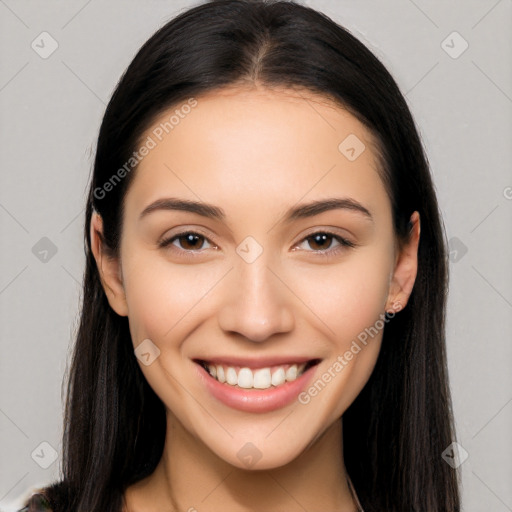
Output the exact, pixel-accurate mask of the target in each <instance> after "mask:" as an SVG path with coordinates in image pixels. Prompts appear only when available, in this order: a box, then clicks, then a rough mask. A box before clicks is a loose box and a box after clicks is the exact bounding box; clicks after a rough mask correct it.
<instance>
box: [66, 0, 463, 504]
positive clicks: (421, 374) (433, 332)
mask: <svg viewBox="0 0 512 512" xmlns="http://www.w3.org/2000/svg"><path fill="white" fill-rule="evenodd" d="M256 84H258V85H262V86H263V87H266V88H269V89H270V88H273V87H284V88H289V89H290V88H296V89H302V90H308V91H311V92H312V93H316V94H320V95H321V96H323V97H324V98H329V99H333V100H334V101H335V102H336V103H337V105H339V106H340V107H341V108H344V109H346V110H347V111H348V112H350V113H351V114H352V115H354V116H355V117H356V118H357V119H358V120H360V121H361V122H362V123H363V124H364V126H365V127H366V128H367V129H368V130H369V131H370V133H371V134H372V135H373V136H374V137H375V139H376V140H377V141H378V148H379V158H380V163H381V165H380V169H379V170H380V174H381V178H382V180H383V183H384V184H385V186H386V190H387V192H388V195H389V198H390V203H391V206H392V215H393V223H394V231H395V235H396V237H397V239H398V240H402V241H403V240H407V238H408V236H409V235H410V232H411V231H410V230H411V224H410V222H409V221H410V217H411V214H412V213H413V212H414V211H418V212H419V214H420V219H421V237H420V243H419V248H418V273H417V278H416V282H415V284H414V288H413V290H412V293H411V296H410V299H409V302H408V304H407V306H406V307H405V308H404V310H403V311H401V312H400V313H398V314H397V315H396V316H395V317H394V318H393V320H392V321H391V322H389V323H388V324H387V326H386V328H385V330H384V334H383V340H382V345H381V350H380V353H379V356H378V359H377V362H376V365H375V367H374V370H373V373H372V375H371V376H370V378H369V380H368V382H367V383H366V385H365V386H364V388H363V389H362V391H361V393H360V394H359V395H358V397H357V398H356V399H355V400H354V402H353V403H352V404H351V405H350V407H349V408H348V409H347V410H346V412H345V413H344V414H343V446H344V448H343V450H344V461H345V466H346V468H347V472H348V473H349V475H350V477H351V479H352V482H353V484H354V487H355V489H356V492H357V494H358V496H359V499H360V501H361V504H362V506H363V507H364V509H365V511H366V512H377V511H378V512H382V511H383V510H386V511H388V512H391V511H404V512H405V511H407V512H412V511H421V512H426V511H429V512H441V511H442V512H446V511H450V512H455V511H459V510H460V503H459V501H460V497H459V484H460V482H459V479H460V476H459V474H458V473H457V471H456V470H454V469H452V468H451V467H450V466H449V465H448V464H447V463H446V462H444V460H443V458H442V456H441V454H442V452H443V450H445V449H446V448H447V447H448V446H449V445H450V444H451V443H452V442H453V441H455V427H454V420H453V412H452V405H451V397H450V390H449V384H448V370H447V363H446V352H445V350H446V349H445V337H444V336H445V309H446V296H447V281H448V266H447V255H446V240H445V234H444V229H443V226H442V222H441V216H440V213H439V207H438V203H437V199H436V195H435V190H434V186H433V182H432V178H431V175H430V169H429V163H428V160H427V157H426V154H425V151H424V149H423V147H422V142H421V140H420V137H419V134H418V131H417V128H416V126H415V123H414V120H413V118H412V115H411V113H410V110H409V108H408V106H407V103H406V100H405V98H404V97H403V95H402V94H401V92H400V90H399V88H398V86H397V84H396V82H395V81H394V79H393V78H392V76H391V75H390V73H389V72H388V71H387V70H386V68H385V67H384V65H383V64H382V63H381V61H380V60H379V59H378V58H377V57H376V56H375V55H374V54H373V53H372V52H371V51H370V50H369V49H368V48H367V47H366V46H365V45H364V44H363V43H361V42H360V41H359V40H358V39H357V38H356V37H354V36H353V35H352V34H351V33H350V32H349V31H348V30H346V29H345V28H343V27H341V26H340V25H339V24H337V23H335V22H334V21H333V20H332V19H331V18H329V17H328V16H327V15H325V14H323V13H320V12H318V11H316V10H314V9H312V8H310V7H306V6H304V5H300V4H297V3H294V2H292V1H273V0H214V1H211V2H208V3H204V4H201V5H196V6H194V7H192V8H190V9H189V10H186V11H184V12H182V13H180V14H179V15H178V16H176V17H175V18H173V19H172V20H170V21H169V22H168V23H166V24H165V25H164V26H163V27H162V28H160V29H159V30H158V31H157V32H156V33H155V34H154V35H153V36H152V37H151V38H150V39H149V40H147V41H146V42H145V43H144V45H143V46H142V47H141V48H140V50H139V51H138V53H137V54H136V56H135V57H134V59H133V60H132V62H131V63H130V65H129V66H128V68H127V69H126V71H125V73H124V74H123V76H122V77H121V79H120V81H119V83H118V84H117V86H116V88H115V91H114V93H113V95H112V98H111V100H110V102H109V104H108V106H107V108H106V111H105V115H104V117H103V120H102V123H101V128H100V131H99V137H98V141H97V150H96V155H95V161H94V169H93V175H92V180H91V183H90V188H89V192H88V197H87V200H86V215H85V226H84V241H85V254H86V267H85V273H84V277H83V294H82V304H81V312H80V322H79V326H78V330H77V335H76V342H75V345H74V351H73V356H72V361H71V366H70V368H69V376H68V377H69V379H68V381H67V397H66V404H65V415H64V416H65V417H64V437H63V459H62V472H63V475H62V476H63V480H62V482H61V483H60V487H59V489H60V491H61V492H64V494H65V495H66V496H67V498H66V500H67V503H68V505H67V508H68V509H69V510H78V511H87V512H99V511H101V512H105V511H112V512H114V511H115V512H118V511H120V510H121V506H122V497H123V492H124V490H125V489H126V488H127V487H128V486H129V485H131V484H132V483H135V482H137V481H138V480H140V479H142V478H144V477H146V476H148V475H150V474H151V473H152V472H153V471H154V469H155V467H156V465H157V463H158V461H159V460H160V457H161V455H162V453H163V447H164V441H165V432H166V419H165V407H164V405H163V403H162V402H161V400H160V399H159V398H158V397H157V396H156V394H155V393H154V391H153V390H152V389H151V387H150V386H149V385H148V383H147V381H146V379H145V378H144V376H143V373H142V371H141V369H140V367H139V365H138V363H137V361H136V357H135V355H134V350H133V345H132V341H131V336H130V331H129V328H128V319H127V317H121V316H119V315H117V314H116V313H115V312H114V311H113V310H112V308H111V307H110V306H109V303H108V301H107V298H106V295H105V293H104V290H103V287H102V284H101V281H100V276H99V273H98V268H97V264H96V261H95V259H94V257H93V254H92V252H91V244H90V239H89V237H90V223H91V215H92V213H93V210H96V211H97V212H98V213H99V214H100V215H101V217H102V220H103V236H102V243H103V246H104V249H105V250H106V251H108V253H109V254H110V255H112V257H116V256H118V255H119V246H120V239H121V228H122V220H123V207H124V203H123V201H124V197H125V194H126V191H127V190H128V187H129V186H130V183H131V180H132V179H133V176H134V173H135V172H136V170H135V168H134V170H133V171H132V172H128V173H127V174H126V176H125V177H123V179H122V180H118V181H119V182H118V183H116V184H115V186H113V187H111V190H110V191H109V192H108V194H99V193H97V191H98V190H99V189H101V187H103V185H104V184H105V183H107V182H108V181H109V180H110V179H111V178H112V176H113V175H114V174H115V173H116V170H118V169H120V168H122V167H123V165H124V164H125V163H126V162H127V161H129V160H130V158H131V157H132V155H133V152H134V151H135V150H136V149H137V144H138V143H139V142H140V140H141V137H142V135H143V134H144V133H145V131H146V130H147V129H148V128H149V127H151V125H152V123H153V122H154V120H155V119H156V118H157V117H158V116H159V115H161V114H162V113H163V112H165V111H167V110H168V109H169V108H171V107H173V106H176V105H178V104H180V102H186V101H187V100H189V99H190V98H197V97H200V96H201V95H202V94H206V93H210V92H215V91H219V90H221V89H222V88H225V87H228V86H230V87H237V86H239V87H242V86H244V87H247V86H251V85H252V86H255V85H256ZM103 196H104V197H103Z"/></svg>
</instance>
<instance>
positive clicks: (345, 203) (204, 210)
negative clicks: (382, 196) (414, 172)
mask: <svg viewBox="0 0 512 512" xmlns="http://www.w3.org/2000/svg"><path fill="white" fill-rule="evenodd" d="M336 209H342V210H349V211H353V212H356V213H360V214H362V215H363V216H364V217H366V218H367V219H369V220H373V218H372V214H371V213H370V211H369V210H368V209H367V208H365V207H364V206H363V205H362V204H361V203H359V202H358V201H356V200H355V199H351V198H337V197H334V198H329V199H322V200H317V201H311V202H309V203H306V204H301V205H299V206H295V207H292V208H290V209H289V210H288V211H287V212H286V213H285V216H284V219H283V222H284V223H289V222H291V221H293V220H297V219H304V218H308V217H314V216H315V215H319V214H321V213H323V212H326V211H329V210H336ZM158 210H171V211H172V210H177V211H185V212H191V213H196V214H198V215H201V216H203V217H206V218H209V219H214V220H219V221H224V220H225V218H226V214H225V212H224V210H223V209H222V208H219V207H218V206H215V205H212V204H208V203H204V202H199V201H191V200H189V199H177V198H172V197H166V198H162V199H157V200H156V201H154V202H153V203H151V204H150V205H148V206H146V208H144V210H143V211H142V212H141V214H140V216H139V219H142V218H144V217H146V216H147V215H148V214H150V213H151V212H154V211H158Z"/></svg>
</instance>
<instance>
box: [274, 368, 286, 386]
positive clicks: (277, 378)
mask: <svg viewBox="0 0 512 512" xmlns="http://www.w3.org/2000/svg"><path fill="white" fill-rule="evenodd" d="M285 380H286V374H285V372H284V370H283V368H279V369H278V370H276V371H275V372H274V373H273V374H272V386H279V384H284V382H285Z"/></svg>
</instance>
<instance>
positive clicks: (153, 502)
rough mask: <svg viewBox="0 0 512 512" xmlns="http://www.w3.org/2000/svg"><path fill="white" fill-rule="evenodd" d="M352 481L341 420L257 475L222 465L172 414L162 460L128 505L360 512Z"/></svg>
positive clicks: (129, 495) (191, 510) (192, 510)
mask: <svg viewBox="0 0 512 512" xmlns="http://www.w3.org/2000/svg"><path fill="white" fill-rule="evenodd" d="M346 479H347V476H346V470H345V465H344V462H343V442H342V420H341V419H340V420H338V421H336V422H335V423H334V424H333V425H331V427H329V428H328V429H327V430H326V431H325V432H324V433H323V434H322V435H321V436H320V437H319V438H318V439H316V440H315V442H314V443H312V444H311V445H309V447H308V448H307V449H306V450H305V451H304V452H302V453H301V454H300V455H299V456H298V457H297V458H295V459H294V460H293V461H291V462H290V463H288V464H286V465H285V466H281V467H279V468H275V469H268V470H253V471H251V470H247V469H240V468H237V467H235V466H232V465H230V464H228V463H227V462H225V461H224V460H222V459H220V458H219V457H218V456H217V455H216V454H215V453H213V452H212V451H211V450H209V449H208V447H206V446H205V445H204V444H203V443H202V442H201V441H199V440H198V439H197V438H195V437H193V436H192V435H191V434H190V433H189V432H188V431H187V430H185V429H184V428H183V426H182V425H181V423H179V422H178V421H177V420H176V419H175V418H174V416H173V415H172V414H168V417H167V435H166V442H165V447H164V452H163V455H162V458H161V460H160V462H159V464H158V466H157V468H156V469H155V471H154V472H153V473H152V474H151V475H150V476H149V477H147V478H145V479H144V480H142V481H141V482H138V483H137V484H135V485H133V486H132V487H130V488H129V489H128V490H127V492H126V501H127V504H128V510H129V511H132V510H133V511H136V512H139V511H140V512H146V511H147V512H152V511H153V510H155V511H156V510H158V511H159V512H162V511H167V510H169V511H170V510H180V511H187V512H201V511H203V510H208V511H210V512H217V511H223V512H225V511H226V510H236V511H237V512H245V511H254V510H287V511H289V512H294V511H301V512H303V511H304V510H308V512H317V511H325V510H333V511H334V510H336V511H340V512H356V507H355V504H354V502H353V498H352V495H351V492H350V490H349V487H348V484H347V480H346Z"/></svg>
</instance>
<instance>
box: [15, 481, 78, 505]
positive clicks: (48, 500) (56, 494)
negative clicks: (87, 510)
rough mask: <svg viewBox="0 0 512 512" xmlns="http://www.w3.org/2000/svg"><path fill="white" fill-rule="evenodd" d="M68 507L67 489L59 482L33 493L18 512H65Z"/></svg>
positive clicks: (63, 483) (64, 484)
mask: <svg viewBox="0 0 512 512" xmlns="http://www.w3.org/2000/svg"><path fill="white" fill-rule="evenodd" d="M68 507H69V503H68V487H67V485H66V483H65V482H64V481H59V482H55V483H53V484H51V485H49V486H47V487H44V488H41V489H37V490H35V491H33V493H32V495H31V496H30V497H29V498H27V499H26V500H25V502H24V503H23V508H21V509H20V510H19V511H18V512H65V511H67V510H68Z"/></svg>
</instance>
